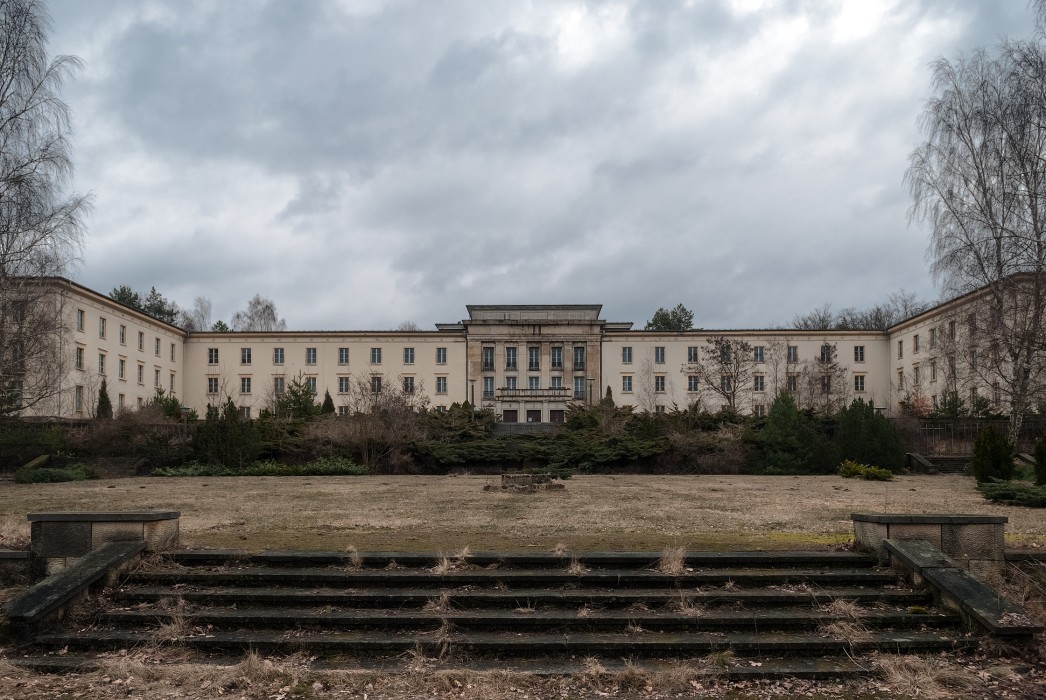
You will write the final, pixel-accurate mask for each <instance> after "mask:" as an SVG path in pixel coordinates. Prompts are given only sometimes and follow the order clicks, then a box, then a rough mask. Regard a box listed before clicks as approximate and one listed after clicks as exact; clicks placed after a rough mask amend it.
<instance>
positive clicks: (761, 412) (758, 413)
mask: <svg viewBox="0 0 1046 700" xmlns="http://www.w3.org/2000/svg"><path fill="white" fill-rule="evenodd" d="M752 415H754V416H755V417H756V418H763V417H765V416H766V406H764V405H763V404H761V403H757V404H756V405H755V406H752Z"/></svg>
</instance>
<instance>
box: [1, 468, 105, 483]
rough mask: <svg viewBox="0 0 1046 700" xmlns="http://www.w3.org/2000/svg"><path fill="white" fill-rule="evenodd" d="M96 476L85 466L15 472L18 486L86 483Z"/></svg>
mask: <svg viewBox="0 0 1046 700" xmlns="http://www.w3.org/2000/svg"><path fill="white" fill-rule="evenodd" d="M96 477H97V475H96V474H95V473H94V471H93V470H92V469H90V468H89V467H88V466H87V465H85V464H79V463H77V464H70V465H69V466H68V467H39V468H36V469H19V470H18V471H16V472H15V483H18V484H56V483H60V482H63V481H86V480H88V479H94V478H96Z"/></svg>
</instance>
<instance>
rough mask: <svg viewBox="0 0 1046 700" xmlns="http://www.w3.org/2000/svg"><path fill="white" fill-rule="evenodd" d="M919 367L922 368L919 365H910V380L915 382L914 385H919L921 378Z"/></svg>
mask: <svg viewBox="0 0 1046 700" xmlns="http://www.w3.org/2000/svg"><path fill="white" fill-rule="evenodd" d="M921 369H922V368H921V367H919V365H915V366H914V367H912V381H914V382H915V385H916V386H919V382H920V380H921V379H922V371H921Z"/></svg>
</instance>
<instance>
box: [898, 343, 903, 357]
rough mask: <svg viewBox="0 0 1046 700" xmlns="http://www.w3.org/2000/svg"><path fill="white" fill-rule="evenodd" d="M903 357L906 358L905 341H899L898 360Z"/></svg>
mask: <svg viewBox="0 0 1046 700" xmlns="http://www.w3.org/2000/svg"><path fill="white" fill-rule="evenodd" d="M903 357H904V341H903V340H898V341H897V359H898V360H900V359H901V358H903Z"/></svg>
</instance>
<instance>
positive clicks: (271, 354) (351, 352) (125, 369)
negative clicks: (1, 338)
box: [16, 279, 1005, 423]
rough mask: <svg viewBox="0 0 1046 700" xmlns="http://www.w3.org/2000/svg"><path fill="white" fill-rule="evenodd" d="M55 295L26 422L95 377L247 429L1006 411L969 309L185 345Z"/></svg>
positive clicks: (517, 314)
mask: <svg viewBox="0 0 1046 700" xmlns="http://www.w3.org/2000/svg"><path fill="white" fill-rule="evenodd" d="M49 284H50V285H51V286H52V289H53V294H54V297H53V298H54V299H55V304H57V306H58V308H60V310H61V315H62V318H63V319H64V326H65V327H64V328H63V329H62V332H61V334H60V349H59V352H60V353H61V357H62V358H63V360H62V361H63V363H64V367H63V374H62V376H63V379H62V382H61V386H60V390H58V391H57V392H55V393H54V394H53V396H50V397H48V398H47V399H46V400H40V401H35V400H34V397H32V396H30V395H29V394H30V391H29V389H28V386H26V387H23V386H22V385H21V383H19V385H18V392H16V393H22V394H23V395H22V396H21V397H20V400H22V401H23V402H24V404H25V406H26V408H25V409H24V410H23V412H24V413H26V414H27V415H29V414H31V415H48V416H59V417H71V418H80V417H83V418H87V417H91V416H92V415H93V412H94V410H95V405H96V402H97V395H98V389H99V386H100V384H101V381H102V379H103V378H104V379H105V380H106V384H107V387H108V393H109V396H110V398H111V400H112V403H113V406H114V408H116V409H117V410H119V409H121V408H122V409H125V410H134V409H136V408H139V407H141V406H143V405H144V404H145V403H146V402H148V401H149V400H150V399H151V398H152V397H153V396H154V395H155V393H156V390H157V389H163V390H164V392H165V393H167V394H170V395H173V396H176V397H178V398H179V400H180V401H181V402H182V403H183V405H185V406H187V407H189V408H192V409H195V410H196V411H197V412H198V413H199V414H200V415H203V413H204V411H205V409H206V407H207V406H208V404H218V403H223V402H224V401H225V400H226V399H227V398H231V399H232V400H233V401H234V402H235V403H236V405H237V406H239V407H240V408H241V410H242V411H243V413H244V414H245V415H249V416H252V417H254V416H257V415H259V413H260V412H261V411H262V410H265V409H267V408H271V407H272V406H273V402H274V399H275V397H276V396H277V395H279V394H280V393H281V392H282V391H284V389H285V388H286V387H287V386H288V385H289V383H290V382H293V381H295V380H299V381H302V382H305V383H307V384H309V385H310V386H312V387H313V388H314V389H315V392H316V394H317V395H318V397H320V398H322V396H323V394H324V392H330V395H331V397H332V398H333V400H334V403H335V406H336V407H337V410H338V412H339V413H350V412H353V411H356V410H366V406H367V397H368V395H373V394H376V393H379V392H382V391H387V390H390V389H394V390H405V391H408V392H412V393H414V394H415V395H421V396H425V397H427V398H428V401H429V405H430V406H432V407H435V408H436V409H440V408H442V407H447V406H449V405H450V404H452V403H454V402H464V401H470V402H472V403H473V404H475V405H478V406H482V407H486V408H490V409H491V410H493V411H494V412H495V413H496V414H497V415H498V416H499V417H500V418H501V420H503V421H505V422H538V423H544V422H553V423H555V422H558V421H562V420H563V418H564V413H565V411H566V409H567V408H568V407H569V406H570V405H571V404H573V403H576V402H581V403H584V404H591V403H594V402H596V401H598V400H599V399H600V398H602V397H604V396H605V395H606V394H607V392H608V390H609V391H610V392H611V393H612V395H613V399H614V401H615V402H616V403H617V404H619V405H631V406H634V407H635V408H636V409H637V410H643V411H651V412H657V411H666V410H672V409H673V408H675V407H678V408H686V407H689V406H692V405H693V404H695V403H699V405H700V406H701V407H702V408H704V409H707V410H712V411H715V410H718V409H720V408H722V407H724V406H729V405H730V404H731V403H732V404H733V406H734V407H735V408H736V410H738V411H741V412H744V413H755V414H761V413H763V412H764V411H765V410H766V409H767V407H768V405H769V403H770V402H771V400H772V398H773V396H774V395H775V394H776V392H778V391H782V390H787V391H790V392H792V393H793V394H794V395H795V396H796V397H797V399H798V400H799V402H800V403H801V404H803V405H807V406H810V407H812V408H815V409H818V408H822V407H823V408H825V409H829V410H831V409H834V408H837V407H839V406H841V405H843V404H844V403H846V402H848V401H849V400H850V399H852V398H856V397H863V398H864V399H865V400H866V401H868V402H871V403H873V404H874V405H875V406H877V407H880V408H883V409H885V410H887V411H889V412H892V411H895V410H897V408H898V406H899V405H900V404H901V402H911V401H913V400H918V401H921V402H923V403H924V404H925V405H926V406H928V407H932V406H933V405H935V404H936V403H937V402H938V401H939V400H940V399H942V398H943V397H944V396H945V395H946V393H947V392H951V391H954V392H960V391H961V392H963V396H969V397H971V398H972V397H975V396H981V395H983V396H986V397H990V400H992V401H993V402H995V403H996V404H997V405H1000V406H1002V405H1003V404H1005V397H1003V396H1001V395H1000V394H1001V392H1000V389H999V385H998V383H992V382H991V381H990V380H984V379H981V378H979V377H978V376H976V375H974V374H971V373H969V372H965V371H964V370H963V367H961V366H960V365H961V363H957V361H956V357H955V353H956V348H957V341H956V334H957V330H956V325H957V322H956V320H955V319H956V318H957V317H959V316H961V315H962V314H964V313H965V310H966V309H967V308H968V306H969V304H971V303H972V301H971V300H972V299H974V298H975V296H976V295H973V296H970V295H967V297H963V298H960V299H957V300H952V301H950V302H947V303H945V304H942V305H940V306H937V307H935V308H933V309H931V310H929V311H926V312H925V313H922V314H920V315H918V316H916V317H914V318H911V319H908V320H906V321H904V322H902V323H900V324H898V325H896V326H894V327H892V328H890V329H888V330H887V331H875V330H868V331H843V330H826V331H800V330H781V329H772V330H756V329H752V330H735V329H728V330H692V331H684V332H660V331H645V330H636V329H634V328H633V327H632V326H633V324H632V323H631V322H610V321H606V320H604V319H601V318H600V312H601V306H600V305H585V304H582V305H540V306H539V305H470V306H468V307H467V311H468V317H467V318H465V319H463V320H461V321H459V322H457V323H437V324H435V328H436V329H435V330H432V331H322V332H318V331H285V332H278V333H254V332H222V333H215V332H201V333H196V332H193V333H188V332H186V331H184V330H182V329H180V328H177V327H175V326H172V325H169V324H166V323H163V322H160V321H157V320H156V319H153V318H151V317H149V316H146V315H144V314H142V313H140V312H138V311H136V310H134V309H132V308H129V307H127V306H124V305H122V304H119V303H117V302H115V301H113V300H112V299H110V298H109V297H107V296H105V295H103V294H99V293H97V292H94V291H92V290H90V289H87V288H86V287H83V286H81V285H78V284H76V283H74V282H71V281H68V280H64V279H55V280H50V281H49ZM979 392H980V393H979Z"/></svg>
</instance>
